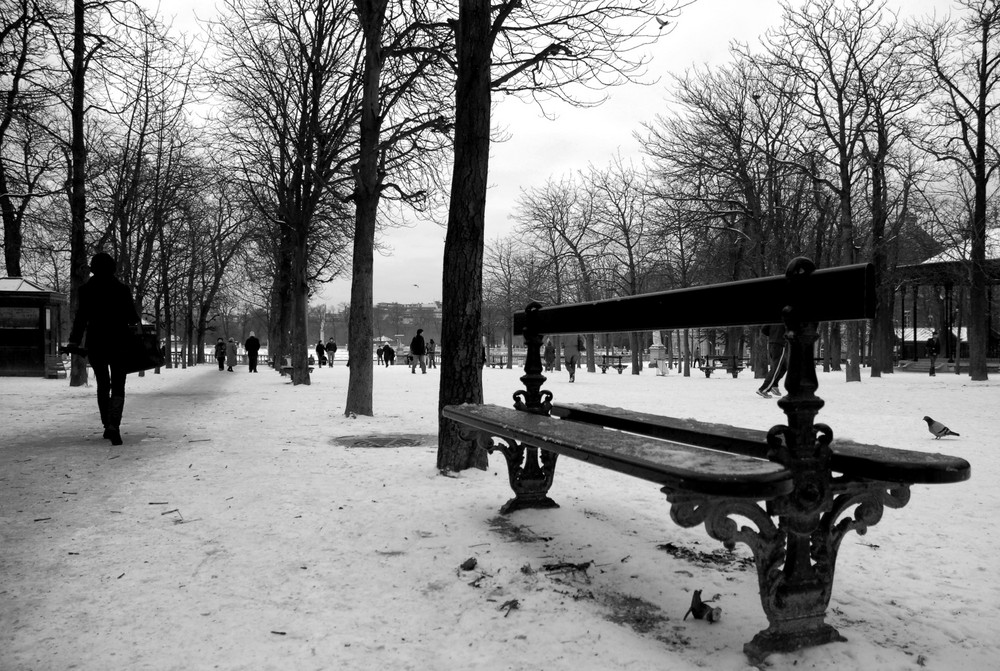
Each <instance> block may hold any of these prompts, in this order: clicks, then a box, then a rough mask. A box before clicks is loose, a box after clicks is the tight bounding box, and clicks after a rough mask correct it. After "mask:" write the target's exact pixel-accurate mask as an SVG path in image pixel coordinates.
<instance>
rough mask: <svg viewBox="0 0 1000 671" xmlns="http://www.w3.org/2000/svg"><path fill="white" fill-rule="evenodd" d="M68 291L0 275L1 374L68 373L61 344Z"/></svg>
mask: <svg viewBox="0 0 1000 671" xmlns="http://www.w3.org/2000/svg"><path fill="white" fill-rule="evenodd" d="M66 304H67V298H66V294H62V293H59V292H57V291H51V290H49V289H46V288H45V287H42V286H40V285H38V284H36V283H35V282H32V281H31V280H28V279H25V278H23V277H0V375H12V376H13V375H17V376H22V377H51V378H56V377H65V376H66V372H65V368H64V367H63V361H62V357H61V356H60V355H59V345H60V344H61V343H62V316H63V314H62V311H63V309H64V308H65V307H66Z"/></svg>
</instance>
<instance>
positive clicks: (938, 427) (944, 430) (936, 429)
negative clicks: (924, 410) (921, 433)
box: [924, 417, 959, 440]
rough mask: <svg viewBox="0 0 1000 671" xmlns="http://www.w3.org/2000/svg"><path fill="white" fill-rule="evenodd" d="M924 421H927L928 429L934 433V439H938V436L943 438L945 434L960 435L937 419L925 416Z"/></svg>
mask: <svg viewBox="0 0 1000 671" xmlns="http://www.w3.org/2000/svg"><path fill="white" fill-rule="evenodd" d="M924 421H925V422H927V430H928V431H930V432H931V433H933V434H934V440H937V439H938V438H943V437H944V436H957V435H959V434H957V433H955V432H954V431H952V430H951V429H949V428H948V427H947V426H945V425H944V424H942V423H941V422H939V421H937V420H935V419H931V418H930V417H924Z"/></svg>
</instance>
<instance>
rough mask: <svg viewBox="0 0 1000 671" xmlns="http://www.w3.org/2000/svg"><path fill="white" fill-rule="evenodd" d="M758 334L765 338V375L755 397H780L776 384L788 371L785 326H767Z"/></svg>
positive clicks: (779, 390)
mask: <svg viewBox="0 0 1000 671" xmlns="http://www.w3.org/2000/svg"><path fill="white" fill-rule="evenodd" d="M760 332H761V333H763V334H764V335H766V336H767V360H768V365H767V375H765V376H764V383H763V384H761V385H760V387H758V388H757V395H758V396H763V397H764V398H770V397H771V396H781V389H780V388H779V387H778V383H779V382H781V378H782V377H783V376H784V375H785V371H786V370H787V369H788V352H787V347H786V342H785V325H784V324H769V325H767V326H762V327H761V329H760Z"/></svg>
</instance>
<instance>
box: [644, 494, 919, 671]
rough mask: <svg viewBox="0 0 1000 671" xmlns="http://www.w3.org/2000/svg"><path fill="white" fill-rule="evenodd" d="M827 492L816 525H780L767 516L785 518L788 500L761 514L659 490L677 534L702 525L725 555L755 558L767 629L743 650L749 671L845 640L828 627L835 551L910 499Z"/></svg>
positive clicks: (755, 507) (786, 521) (787, 521)
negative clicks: (770, 659)
mask: <svg viewBox="0 0 1000 671" xmlns="http://www.w3.org/2000/svg"><path fill="white" fill-rule="evenodd" d="M831 489H832V492H833V495H832V498H831V501H830V502H829V504H828V506H824V507H825V508H826V509H825V511H824V512H823V513H822V514H819V515H818V517H817V518H814V519H815V522H814V523H812V524H804V520H802V519H795V518H796V517H797V516H796V515H795V514H794V513H793V514H790V515H787V516H786V515H782V514H779V515H778V524H777V525H776V524H775V520H774V517H772V514H771V513H772V512H775V511H776V510H782V509H783V510H784V511H785V512H788V511H789V508H788V505H787V504H788V501H787V497H782V498H781V499H777V500H775V501H774V502H769V503H766V504H765V505H766V506H767V509H765V508H764V507H762V506H761V505H760V504H759V503H757V502H755V501H746V500H740V499H718V498H709V497H703V496H697V495H691V494H688V493H684V492H680V491H677V490H672V489H670V488H669V487H664V488H663V490H662V491H663V492H664V493H665V494H666V496H667V500H668V501H669V502H670V503H671V508H670V518H671V519H672V520H673V521H674V522H675V523H677V524H678V525H679V526H682V527H687V528H690V527H695V526H698V525H699V524H704V525H705V530H706V532H708V535H709V536H711V537H712V538H714V539H716V540H718V541H721V542H722V543H723V545H725V547H726V548H728V549H730V550H732V549H733V548H734V547H735V546H736V543H744V544H746V545H747V547H749V548H750V550H751V551H752V552H753V556H754V563H755V565H756V567H757V580H758V584H759V587H760V600H761V606H762V607H763V609H764V613H765V615H767V619H768V623H769V626H768V628H767V629H764V630H763V631H761V632H759V633H758V634H757V635H756V636H754V638H753V640H751V641H749V642H748V643H746V644H745V645H744V646H743V651H744V652H745V653H746V655H747V657H748V658H750V660H751V661H752V662H754V663H758V662H760V661H762V660H764V659H765V658H766V657H767V656H768V655H770V654H771V653H774V652H791V651H794V650H798V649H800V648H806V647H810V646H814V645H821V644H824V643H831V642H834V641H843V640H845V639H844V637H843V636H841V635H840V633H839V632H838V631H837V630H836V629H835V628H834V627H832V626H831V625H829V624H827V623H826V622H825V618H826V610H827V606H828V605H829V602H830V594H831V592H832V589H833V578H834V572H835V569H836V564H837V551H838V550H839V548H840V543H841V541H842V540H843V539H844V536H845V535H847V533H848V532H849V531H852V530H853V531H857V532H858V533H859V534H864V533H865V532H866V531H867V530H868V527H870V526H873V525H875V524H876V523H878V522H879V521H880V520H881V519H882V513H883V512H884V510H885V508H886V507H889V508H902V507H903V506H904V505H906V503H907V502H908V501H909V497H910V490H909V486H908V485H905V484H894V483H884V482H873V481H839V482H834V483H832V485H831ZM852 509H853V515H849V514H848V513H850V512H851V510H852ZM732 516H738V517H742V518H745V519H748V520H749V521H750V522H751V523H753V524H754V525H755V526H756V527H757V528H756V529H754V528H752V527H747V526H739V525H738V524H737V523H736V522H735V521H734V520H733V519H731V517H732ZM809 528H811V531H808V530H804V529H809Z"/></svg>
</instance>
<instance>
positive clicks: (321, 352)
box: [316, 340, 326, 368]
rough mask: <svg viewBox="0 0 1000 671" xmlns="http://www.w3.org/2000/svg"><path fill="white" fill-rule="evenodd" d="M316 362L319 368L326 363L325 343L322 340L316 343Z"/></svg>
mask: <svg viewBox="0 0 1000 671" xmlns="http://www.w3.org/2000/svg"><path fill="white" fill-rule="evenodd" d="M316 362H317V363H318V364H319V367H320V368H322V367H323V366H324V365H325V364H326V345H324V344H323V341H322V340H320V341H319V342H317V343H316Z"/></svg>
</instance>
